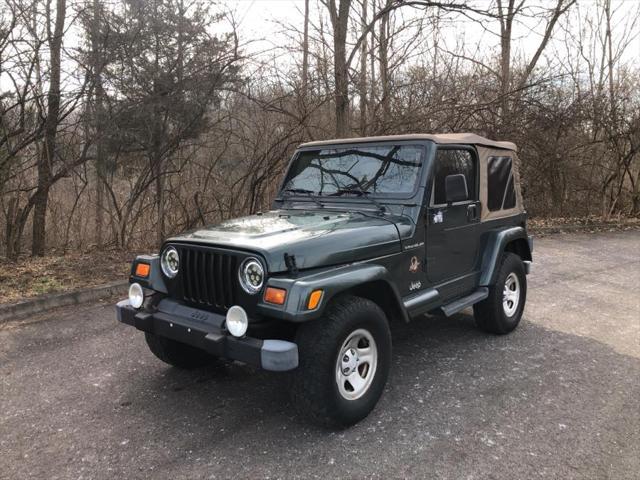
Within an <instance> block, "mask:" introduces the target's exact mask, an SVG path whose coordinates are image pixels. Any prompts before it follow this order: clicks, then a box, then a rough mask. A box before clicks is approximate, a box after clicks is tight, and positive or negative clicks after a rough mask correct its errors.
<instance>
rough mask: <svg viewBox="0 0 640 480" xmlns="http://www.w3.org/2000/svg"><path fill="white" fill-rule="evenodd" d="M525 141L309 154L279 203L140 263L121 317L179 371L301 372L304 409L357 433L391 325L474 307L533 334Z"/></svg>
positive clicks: (456, 140)
mask: <svg viewBox="0 0 640 480" xmlns="http://www.w3.org/2000/svg"><path fill="white" fill-rule="evenodd" d="M517 165H518V162H517V157H516V148H515V145H514V144H512V143H508V142H495V141H492V140H488V139H486V138H482V137H479V136H477V135H472V134H449V135H402V136H393V137H372V138H358V139H342V140H332V141H323V142H312V143H306V144H303V145H300V147H299V148H298V149H297V151H296V152H295V155H294V156H293V159H292V160H291V163H290V165H289V169H288V172H287V175H286V177H285V179H284V182H283V183H282V186H281V188H280V190H279V193H278V196H277V198H276V199H275V201H274V206H273V209H272V210H270V211H268V212H264V213H257V214H255V215H251V216H248V217H244V218H238V219H235V220H229V221H226V222H223V223H221V224H219V225H216V226H213V227H208V228H201V229H198V230H195V231H193V232H190V233H186V234H184V235H180V236H176V237H173V238H170V239H168V240H167V241H166V242H165V244H164V245H163V247H162V249H161V252H160V255H149V256H147V255H142V256H139V257H137V258H136V260H135V261H134V262H133V265H132V268H131V277H130V280H131V286H130V289H129V299H128V300H124V301H122V302H120V303H118V306H117V312H118V320H120V321H121V322H123V323H126V324H129V325H133V326H135V327H136V328H138V329H139V330H142V331H143V332H145V336H146V340H147V343H148V345H149V348H150V349H151V351H152V352H153V353H154V354H155V355H156V356H157V357H158V358H160V359H161V360H163V361H165V362H167V363H169V364H171V365H175V366H177V367H184V368H190V367H198V366H201V365H205V364H207V363H209V362H212V361H215V359H216V358H226V359H231V360H239V361H241V362H245V363H247V364H251V365H255V366H257V367H260V368H264V369H267V370H274V371H288V370H291V380H292V381H291V385H290V389H291V395H292V397H293V403H294V404H295V406H296V407H298V408H301V409H302V410H303V411H304V412H306V413H307V414H310V415H311V416H313V417H314V418H316V419H318V420H321V421H324V422H330V423H338V424H343V425H349V424H353V423H355V422H357V421H359V420H361V419H362V418H364V417H365V416H366V415H367V414H368V413H369V412H370V411H371V410H372V409H373V408H374V406H375V405H376V402H377V401H378V399H379V398H380V395H381V394H382V391H383V389H384V386H385V383H386V381H387V376H388V374H389V367H390V365H391V335H390V333H389V323H390V322H398V321H399V322H408V321H409V320H412V319H416V320H417V321H421V320H422V319H423V317H424V315H425V314H427V313H440V314H444V315H446V316H451V315H454V314H455V313H457V312H460V311H461V310H463V309H465V308H467V307H471V306H473V310H474V314H475V318H476V322H477V324H478V326H479V327H480V328H482V329H483V330H486V331H488V332H491V333H496V334H504V333H508V332H510V331H512V330H513V329H514V328H516V326H517V325H518V322H519V321H520V318H521V317H522V311H523V310H524V305H525V297H526V291H527V280H526V274H527V273H528V272H529V267H530V264H531V250H532V242H531V237H528V236H527V231H526V213H525V211H524V208H523V206H522V197H521V194H520V185H519V181H518V169H517Z"/></svg>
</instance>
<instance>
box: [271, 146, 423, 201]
mask: <svg viewBox="0 0 640 480" xmlns="http://www.w3.org/2000/svg"><path fill="white" fill-rule="evenodd" d="M432 145H433V142H431V141H416V140H401V141H393V140H389V141H383V142H354V143H336V144H335V145H323V146H322V147H320V148H319V147H313V146H311V147H302V148H298V149H296V151H295V153H294V154H293V156H292V158H291V160H290V161H289V163H288V165H287V168H286V169H285V173H284V175H283V177H282V180H281V182H280V187H279V188H278V195H277V196H276V200H280V201H282V200H285V199H290V198H295V199H296V200H307V201H308V200H311V199H312V198H315V199H318V200H320V201H321V202H325V203H326V202H345V201H352V200H357V201H358V202H362V203H368V202H367V201H366V199H363V198H362V197H359V196H357V195H316V194H313V195H296V194H288V193H284V191H283V189H284V187H285V184H286V181H287V177H288V176H289V172H290V171H291V168H292V167H293V164H294V163H295V162H296V161H297V160H298V158H299V156H300V154H301V153H303V152H309V151H317V150H334V149H339V150H348V149H350V148H370V147H384V146H403V147H404V146H407V147H417V148H419V149H420V150H421V155H420V162H421V163H422V165H421V166H420V167H419V169H420V171H419V172H418V175H417V179H416V182H415V184H414V186H413V190H412V191H411V192H409V193H407V192H405V193H392V192H389V193H383V194H380V193H375V192H370V193H368V194H366V196H367V197H370V198H375V199H376V200H378V201H382V202H386V201H388V200H407V199H411V198H414V197H415V196H416V194H417V193H418V192H419V191H420V189H421V188H424V182H425V179H424V176H425V174H426V170H427V169H426V167H427V161H428V159H429V157H430V155H429V154H430V151H431V148H432Z"/></svg>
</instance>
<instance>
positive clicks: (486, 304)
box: [473, 252, 527, 335]
mask: <svg viewBox="0 0 640 480" xmlns="http://www.w3.org/2000/svg"><path fill="white" fill-rule="evenodd" d="M526 299H527V276H526V274H525V270H524V264H523V263H522V259H521V258H520V257H519V256H518V255H516V254H514V253H510V252H505V253H504V254H503V255H502V259H501V262H500V267H499V269H498V274H497V277H496V282H495V284H494V285H492V286H491V287H489V296H488V297H487V298H486V299H485V300H483V301H482V302H480V303H477V304H475V305H474V306H473V312H474V315H475V319H476V323H477V324H478V326H479V327H480V328H481V329H482V330H484V331H487V332H490V333H495V334H498V335H501V334H505V333H509V332H511V331H513V330H514V329H515V328H516V327H517V326H518V324H519V323H520V319H521V318H522V312H523V311H524V304H525V301H526Z"/></svg>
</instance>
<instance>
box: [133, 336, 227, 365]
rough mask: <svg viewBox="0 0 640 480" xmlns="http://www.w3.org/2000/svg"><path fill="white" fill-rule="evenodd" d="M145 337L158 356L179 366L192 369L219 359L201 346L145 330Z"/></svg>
mask: <svg viewBox="0 0 640 480" xmlns="http://www.w3.org/2000/svg"><path fill="white" fill-rule="evenodd" d="M144 338H145V340H146V341H147V345H149V350H151V352H152V353H153V354H154V355H155V356H156V357H158V358H159V359H160V360H162V361H163V362H165V363H168V364H169V365H171V366H174V367H177V368H182V369H185V370H191V369H194V368H199V367H204V366H206V365H210V364H211V363H213V362H215V361H216V360H217V358H216V357H214V356H213V355H209V354H208V353H207V352H205V351H203V350H200V349H199V348H195V347H192V346H191V345H186V344H184V343H180V342H176V341H175V340H171V339H170V338H166V337H161V336H159V335H155V334H153V333H148V332H145V334H144Z"/></svg>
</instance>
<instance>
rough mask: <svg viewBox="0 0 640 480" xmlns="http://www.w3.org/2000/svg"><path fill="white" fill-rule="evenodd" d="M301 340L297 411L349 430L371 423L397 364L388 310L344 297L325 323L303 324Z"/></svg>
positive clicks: (295, 374)
mask: <svg viewBox="0 0 640 480" xmlns="http://www.w3.org/2000/svg"><path fill="white" fill-rule="evenodd" d="M296 340H297V343H298V351H299V356H300V360H299V365H298V368H297V369H296V370H294V372H293V373H292V376H293V381H292V385H291V396H292V400H293V403H294V406H295V407H296V408H297V409H298V410H300V411H301V413H302V414H304V415H308V416H311V417H312V418H314V419H315V420H316V421H318V422H320V423H323V424H329V425H342V426H348V425H353V424H354V423H357V422H358V421H360V420H362V419H363V418H365V417H366V416H367V415H368V414H369V413H370V412H371V411H372V410H373V408H374V407H375V405H376V403H377V402H378V400H379V398H380V396H381V395H382V391H383V390H384V386H385V384H386V382H387V377H388V375H389V368H390V365H391V334H390V332H389V325H388V323H387V318H386V316H385V314H384V312H383V311H382V309H380V307H379V306H378V305H376V304H375V303H374V302H372V301H371V300H367V299H365V298H361V297H354V296H343V297H341V298H339V299H337V300H336V301H334V302H333V303H332V304H331V305H329V306H328V307H327V311H326V314H325V316H324V317H323V318H322V319H320V320H316V321H314V322H310V323H308V324H303V325H301V326H300V328H299V329H298V333H297V336H296Z"/></svg>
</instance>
